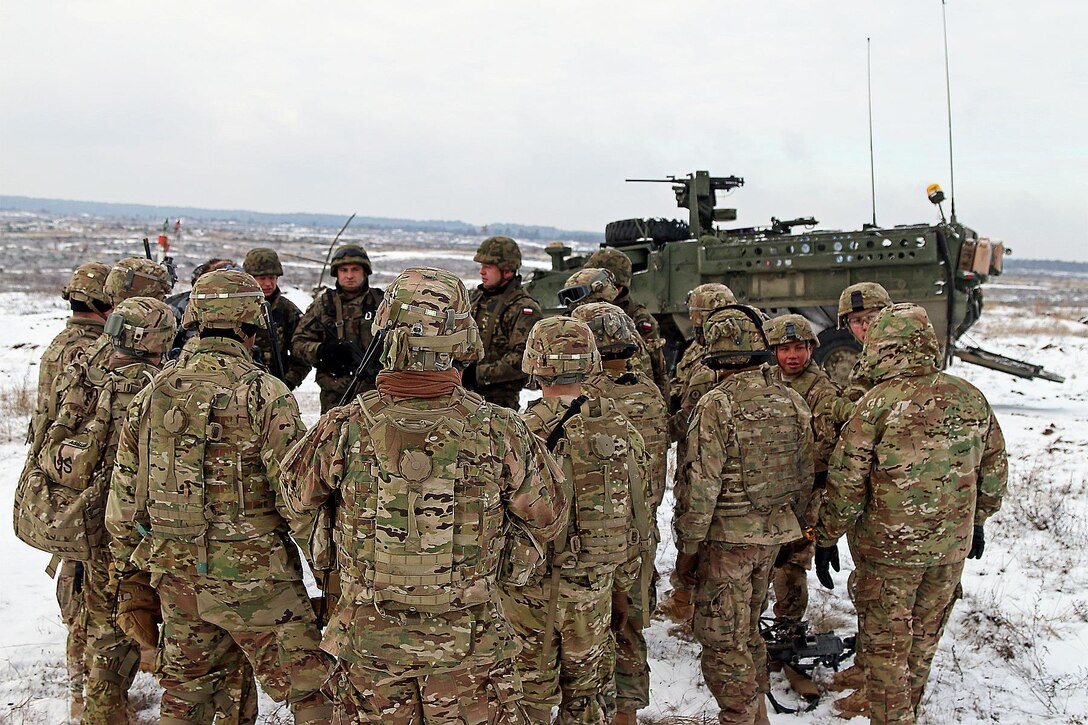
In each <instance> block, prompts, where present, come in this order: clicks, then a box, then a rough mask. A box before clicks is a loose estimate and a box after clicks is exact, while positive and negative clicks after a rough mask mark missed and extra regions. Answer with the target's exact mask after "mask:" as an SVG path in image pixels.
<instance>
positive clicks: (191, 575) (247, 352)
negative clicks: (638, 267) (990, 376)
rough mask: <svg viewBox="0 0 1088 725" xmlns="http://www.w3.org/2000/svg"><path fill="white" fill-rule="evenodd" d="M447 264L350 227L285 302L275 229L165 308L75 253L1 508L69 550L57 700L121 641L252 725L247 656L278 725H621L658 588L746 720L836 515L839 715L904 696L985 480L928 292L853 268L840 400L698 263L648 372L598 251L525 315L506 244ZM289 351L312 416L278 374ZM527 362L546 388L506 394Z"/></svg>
mask: <svg viewBox="0 0 1088 725" xmlns="http://www.w3.org/2000/svg"><path fill="white" fill-rule="evenodd" d="M474 259H475V261H476V262H478V263H479V264H480V279H481V283H480V285H479V286H477V287H476V288H475V289H474V290H473V291H471V292H470V291H469V290H467V289H466V287H465V285H464V283H463V282H462V281H461V280H460V279H458V278H457V277H456V276H455V275H454V274H453V273H451V272H448V271H445V270H441V269H435V268H430V267H413V268H409V269H407V270H405V271H404V272H402V273H401V274H400V275H398V276H397V277H396V278H395V279H394V280H393V282H392V283H391V284H390V285H389V287H388V288H387V289H386V290H384V292H383V291H382V290H379V289H376V288H373V287H371V286H370V285H369V279H370V277H371V275H372V274H373V269H372V266H371V263H370V260H369V258H368V256H367V254H366V252H365V250H363V249H362V248H361V247H359V246H356V245H351V244H348V245H343V246H341V247H340V248H339V249H337V250H336V252H335V254H334V255H333V256H332V258H331V274H332V276H333V277H334V278H335V280H336V285H335V287H334V288H331V289H326V290H324V291H322V292H321V293H320V294H319V295H318V296H317V297H316V298H315V300H314V301H313V303H312V304H311V305H310V307H309V308H308V309H307V311H306V312H305V313H302V312H300V311H299V310H298V308H297V307H295V306H294V305H293V304H291V303H290V302H289V301H287V300H286V298H284V297H283V296H282V294H281V293H280V291H279V288H278V280H279V277H280V276H281V275H282V274H283V269H282V267H281V265H280V262H279V259H278V257H277V255H276V252H275V251H274V250H271V249H255V250H251V251H250V253H248V254H247V255H246V258H245V260H244V263H243V265H242V268H241V269H239V268H238V267H237V266H236V265H235V264H234V263H233V262H232V261H231V260H210V261H209V263H207V264H206V265H203V269H198V270H197V272H196V273H194V275H193V285H192V290H191V292H190V293H188V297H187V299H177V298H172V304H173V306H171V305H167V304H166V303H165V302H164V301H163V300H164V298H165V296H166V294H167V293H168V292H169V291H170V288H171V286H172V282H171V280H170V278H169V276H168V275H167V274H166V271H165V269H164V268H162V267H161V266H159V265H157V264H155V263H154V262H151V261H149V260H142V259H138V258H130V259H126V260H122V261H121V262H119V263H118V264H117V265H115V266H114V267H113V268H112V269H111V268H109V267H107V266H106V265H101V264H96V263H92V264H87V265H83V266H81V267H80V268H79V269H77V270H76V272H75V273H74V274H73V276H72V280H71V281H70V282H69V284H68V286H67V287H66V289H65V297H66V299H68V300H69V301H70V302H71V305H72V310H73V312H72V318H71V320H69V322H68V325H67V327H66V328H65V331H64V332H62V333H61V334H60V335H59V336H58V337H57V338H56V340H54V342H53V343H52V344H51V345H50V347H49V348H48V350H47V351H46V353H45V355H44V356H43V359H42V367H41V379H40V385H39V397H38V401H39V404H38V409H37V410H36V412H35V415H34V418H33V420H32V424H31V432H30V452H29V455H28V459H27V464H26V466H25V467H24V471H23V475H22V477H21V479H20V485H19V490H18V491H17V495H16V515H15V521H16V532H17V534H19V535H20V538H23V539H24V540H27V541H28V542H30V543H32V544H33V545H35V546H38V547H39V548H46V549H47V550H50V551H54V553H55V554H56V556H55V561H62V563H61V564H60V570H61V576H60V578H59V580H58V581H59V584H58V599H59V601H60V603H61V606H62V611H64V612H65V620H66V622H67V623H68V625H69V648H68V659H69V671H70V680H71V683H72V714H73V715H74V716H76V715H79V714H80V713H81V714H82V721H83V722H86V723H107V722H110V721H111V720H116V718H117V717H118V716H119V715H121V716H123V713H124V712H125V703H126V697H127V690H128V688H129V686H130V685H131V682H132V680H133V677H134V675H135V672H136V671H137V668H138V667H139V664H140V662H141V652H142V653H143V660H144V661H145V662H148V661H149V659H150V658H151V657H153V658H154V662H153V664H152V665H151V666H150V669H152V670H153V671H154V672H155V674H156V677H157V678H158V681H159V683H160V684H161V686H162V687H163V688H164V693H163V696H162V702H161V706H160V712H161V720H160V722H162V723H165V724H166V725H180V724H182V723H211V722H221V723H252V722H254V721H255V719H256V713H257V706H256V692H257V690H256V687H255V684H254V678H256V680H257V681H259V682H260V684H261V686H262V688H263V689H264V691H265V692H266V693H268V695H269V696H271V697H272V698H273V699H275V700H277V701H280V702H286V703H287V704H288V706H289V708H290V710H291V712H292V713H293V716H294V720H295V722H298V723H318V722H332V723H343V724H346V723H372V722H387V723H404V724H405V725H408V724H410V723H451V724H452V723H466V724H475V723H512V724H517V723H533V724H534V725H536V724H538V723H549V722H553V721H554V722H558V723H571V724H573V723H578V724H585V725H603V724H605V723H614V724H617V725H630V724H633V723H636V722H637V719H636V713H637V711H638V710H639V709H641V708H643V707H646V706H647V705H648V704H649V689H650V680H649V666H648V661H647V647H646V641H645V638H644V636H643V630H644V629H645V628H646V627H647V626H648V625H649V622H650V618H651V617H652V616H653V614H654V612H655V611H658V612H661V613H663V614H665V615H667V616H669V617H672V618H674V619H675V620H677V621H678V622H680V623H683V624H684V625H685V626H690V627H691V630H692V632H693V634H694V636H695V638H696V640H697V641H698V642H699V644H700V645H701V647H702V655H701V665H702V671H703V676H704V679H705V681H706V684H707V686H708V687H709V689H710V690H711V692H712V693H713V694H714V697H715V698H716V700H717V702H718V705H719V707H720V713H719V716H718V717H719V722H721V723H767V722H769V720H768V716H767V710H766V698H765V696H764V695H765V694H766V693H767V692H768V663H767V661H766V649H765V645H764V642H763V639H762V637H761V634H760V630H759V618H760V615H761V613H762V612H763V610H764V608H765V607H766V605H767V603H768V599H769V596H768V594H769V592H770V591H772V589H773V593H774V600H775V603H774V614H775V616H776V617H777V618H779V619H780V620H790V621H796V622H800V621H801V620H802V619H803V617H804V614H805V610H806V607H807V598H808V584H807V579H808V574H807V573H808V570H809V569H810V568H811V567H812V563H813V560H814V559H815V565H816V571H817V576H818V578H819V581H820V582H821V583H823V584H824V585H825V586H828V587H831V586H833V580H832V577H831V574H830V569H831V568H834V569H835V570H836V571H837V570H838V568H839V564H838V554H837V549H836V548H835V547H836V542H837V540H838V539H839V538H841V537H842V536H843V535H844V534H845V535H846V537H847V541H848V543H849V545H850V548H851V553H852V555H853V560H854V563H855V569H854V571H853V573H852V574H851V581H850V585H849V590H850V593H851V597H852V599H853V601H854V605H855V608H856V609H857V612H858V619H859V645H858V654H857V657H856V663H855V666H854V667H852V668H850V669H848V670H845V671H844V672H842V673H839V674H838V675H837V676H836V678H835V681H834V682H833V686H835V687H838V688H840V689H854V690H855V692H854V694H853V695H850V696H848V697H847V698H845V700H840V701H839V704H840V710H841V711H842V713H843V714H844V715H847V716H850V715H853V714H862V713H865V714H868V716H869V717H870V718H871V721H872V722H874V723H913V722H914V715H915V712H916V710H917V708H918V703H919V701H920V697H921V693H922V689H923V688H924V685H925V681H926V678H927V675H928V670H929V665H930V662H931V659H932V656H933V653H934V650H935V647H936V644H937V641H938V640H939V638H940V636H941V633H942V630H943V628H944V625H945V623H946V621H947V618H948V614H949V612H950V611H951V608H952V605H953V603H954V602H955V599H956V598H957V596H958V592H959V588H958V586H959V578H960V574H961V572H962V569H963V563H964V559H965V558H966V557H967V556H968V555H969V554H970V555H971V556H981V554H982V550H983V546H984V534H983V528H982V525H983V523H984V522H985V520H986V518H987V517H988V516H989V515H991V514H992V513H993V512H994V511H996V510H997V508H998V506H999V505H1000V502H1001V495H1002V493H1003V490H1004V484H1005V476H1006V462H1005V454H1004V444H1003V441H1002V438H1001V431H1000V428H999V427H998V425H997V421H996V419H995V418H994V416H993V412H992V411H991V410H990V408H989V405H988V404H987V403H986V400H985V398H984V397H983V396H982V394H981V393H980V392H979V391H977V390H976V389H975V388H973V387H972V386H970V385H969V384H968V383H966V382H964V381H962V380H960V379H958V378H955V377H953V376H951V375H948V374H946V373H943V372H940V371H939V369H938V367H939V361H940V355H941V351H940V348H939V345H938V343H937V338H936V335H935V334H934V332H933V328H932V326H931V325H930V324H929V321H928V318H927V317H926V314H925V311H924V310H923V309H922V308H921V307H918V306H915V305H909V304H893V303H892V301H891V299H890V298H889V297H888V295H887V292H886V291H885V290H884V289H883V288H882V287H880V286H879V285H875V284H871V283H862V284H859V285H854V286H852V287H850V288H847V289H846V290H845V291H844V292H843V295H842V298H841V300H840V305H839V324H840V326H842V327H845V328H847V329H849V330H850V331H851V332H852V333H853V334H854V335H855V337H856V338H857V339H858V341H859V342H862V343H864V348H863V351H862V353H861V356H860V358H859V360H858V363H857V365H856V366H855V368H854V371H853V372H852V374H851V379H850V383H849V385H848V386H847V388H846V389H845V390H843V391H840V390H839V388H838V387H837V386H836V385H835V384H834V383H833V382H832V381H831V380H830V379H829V378H828V377H827V376H826V374H824V373H823V371H822V370H821V369H820V368H819V366H818V365H817V364H816V363H815V362H814V361H813V360H812V359H811V358H812V353H813V351H814V349H815V348H816V346H817V345H818V344H819V343H818V340H817V337H816V335H815V334H814V331H813V329H812V327H811V325H810V324H809V322H808V321H807V320H806V319H805V318H804V317H801V316H800V315H783V316H780V317H776V318H773V319H767V318H766V317H765V316H764V315H763V313H761V312H760V311H759V310H757V309H755V308H753V307H750V306H747V305H743V304H739V303H738V302H737V299H736V297H735V296H734V294H733V292H732V291H731V290H729V288H728V287H726V286H724V285H721V284H706V285H701V286H700V287H698V288H696V289H695V290H692V292H691V293H690V295H689V298H688V302H689V314H690V319H691V322H692V326H693V329H694V333H695V339H694V340H693V341H692V342H691V343H690V345H689V347H688V348H687V350H686V351H685V353H684V356H683V358H682V359H681V360H680V361H679V363H678V364H677V365H676V367H675V374H674V375H673V376H672V378H671V379H670V378H669V377H668V372H667V368H666V362H665V356H664V354H663V349H664V343H663V341H662V340H661V337H660V333H659V331H658V328H657V323H656V321H655V320H654V318H653V317H652V316H651V315H650V314H649V313H648V312H647V310H646V308H645V307H644V306H642V305H640V304H638V303H637V302H636V301H634V300H633V299H632V298H631V295H630V285H631V279H632V268H631V262H630V259H629V258H628V257H627V256H626V255H624V254H623V253H622V252H619V251H617V250H615V249H611V248H602V249H600V250H598V251H597V252H595V253H594V254H593V255H591V256H590V257H589V259H588V260H587V262H586V266H585V267H584V268H583V269H581V270H578V271H576V272H574V273H573V274H572V275H571V277H570V278H569V279H568V280H567V284H566V286H565V287H564V288H563V290H561V291H560V293H559V299H560V302H561V303H562V304H564V305H566V307H567V314H563V315H556V316H551V317H547V318H544V317H543V316H542V313H541V308H540V305H539V304H538V302H537V301H536V300H534V299H533V298H532V297H530V296H529V295H528V294H527V293H526V292H525V290H523V289H522V286H521V277H520V275H519V271H520V267H521V261H522V260H521V252H520V249H519V248H518V245H517V244H516V243H515V242H514V240H512V239H510V238H508V237H490V238H488V239H485V240H484V241H483V242H482V243H481V244H480V246H479V249H478V251H477V254H476V256H475V257H474ZM179 315H180V325H178V324H177V323H178V320H177V318H178V316H179ZM179 327H180V328H181V329H182V330H183V331H185V332H187V333H188V334H186V335H182V334H179V332H178V328H179ZM311 367H314V368H316V380H317V384H318V386H319V387H320V389H321V412H322V415H321V417H320V419H319V420H318V422H317V424H316V425H315V426H314V427H312V428H310V429H309V430H307V429H306V427H305V425H304V424H303V423H302V420H301V418H300V415H299V409H298V405H297V403H296V401H295V399H294V396H293V394H292V392H291V391H292V390H293V389H294V388H295V387H297V386H298V385H299V384H300V383H301V381H302V380H303V379H304V378H305V377H306V375H307V374H308V372H309V370H310V368H311ZM526 387H531V388H535V389H539V391H540V394H541V396H540V397H539V399H536V400H533V401H532V402H530V403H529V404H528V405H527V407H526V409H525V410H524V411H523V412H521V413H520V414H519V413H518V412H517V411H518V409H519V408H520V400H521V394H522V391H523V390H524V389H525V388H526ZM674 442H675V443H677V449H676V450H677V455H676V463H677V465H676V468H675V474H674V477H673V481H672V488H673V498H674V506H675V509H674V515H673V528H674V532H673V533H674V539H675V542H676V548H677V558H676V566H675V570H674V571H673V572H672V574H671V578H670V581H671V584H672V591H671V592H670V594H669V596H668V599H667V600H666V601H664V602H662V603H661V605H660V606H658V603H657V601H656V595H657V587H658V573H657V571H656V570H655V567H654V562H655V559H656V552H657V549H658V545H659V543H660V535H659V532H658V530H657V524H656V522H657V509H658V507H659V506H660V505H661V503H662V501H663V499H664V495H665V492H666V488H667V481H666V478H667V475H668V474H667V465H666V456H667V451H668V448H669V447H670V446H671V444H672V443H674ZM58 501H62V502H64V506H65V507H66V508H65V511H67V512H68V515H65V516H61V515H59V514H57V512H56V511H55V510H53V511H47V510H46V509H49V508H50V507H53V509H57V508H58V506H59V504H58V503H57V502H58ZM73 511H75V512H79V513H80V516H77V517H73V516H72V515H71V512H73ZM74 518H78V519H79V522H78V523H79V525H74V524H73V523H72V521H73V519H74ZM302 557H305V558H306V560H307V564H308V565H309V567H310V568H311V569H312V570H313V572H314V573H315V576H316V579H317V582H318V584H319V586H320V588H321V590H322V594H321V596H320V597H316V598H314V599H311V597H310V596H309V595H308V593H307V590H306V588H305V586H304V584H303V566H302ZM81 633H84V636H85V638H86V653H83V652H81V651H80V649H79V646H78V642H79V640H80V639H81ZM553 713H557V715H553ZM553 718H554V720H553Z"/></svg>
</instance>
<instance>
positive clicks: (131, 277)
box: [105, 257, 174, 307]
mask: <svg viewBox="0 0 1088 725" xmlns="http://www.w3.org/2000/svg"><path fill="white" fill-rule="evenodd" d="M173 287H174V280H173V278H172V277H171V275H170V270H168V269H167V268H166V267H164V266H162V265H161V264H158V263H157V262H152V261H151V260H150V259H145V258H143V257H125V258H124V259H122V260H121V261H120V262H118V263H117V264H115V265H114V266H113V269H111V270H110V273H109V275H107V276H106V284H105V291H106V294H107V295H109V298H110V302H111V303H113V306H114V307H116V306H117V305H118V304H119V303H120V302H121V300H126V299H128V298H129V297H154V298H155V299H157V300H164V299H166V295H167V293H169V292H170V290H171V289H172V288H173Z"/></svg>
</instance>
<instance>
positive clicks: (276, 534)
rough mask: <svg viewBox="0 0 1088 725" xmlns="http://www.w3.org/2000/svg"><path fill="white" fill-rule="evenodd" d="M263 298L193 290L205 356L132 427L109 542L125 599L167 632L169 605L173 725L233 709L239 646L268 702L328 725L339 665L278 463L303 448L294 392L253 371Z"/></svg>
mask: <svg viewBox="0 0 1088 725" xmlns="http://www.w3.org/2000/svg"><path fill="white" fill-rule="evenodd" d="M263 299H264V293H263V292H261V288H260V286H259V285H258V284H257V282H256V281H255V280H254V279H253V278H252V277H250V276H249V275H248V274H246V273H245V272H239V271H234V270H218V271H215V272H209V273H208V274H206V275H204V276H203V277H201V278H200V279H198V280H197V283H196V284H195V285H194V286H193V290H192V294H191V296H190V302H189V306H188V308H187V309H186V312H185V321H184V323H185V324H186V325H188V326H195V327H196V328H197V334H198V335H199V340H198V342H197V343H196V345H195V347H194V348H193V351H192V354H191V355H188V356H186V357H185V358H184V359H182V360H180V361H176V362H174V363H172V364H170V365H167V366H166V367H165V368H164V369H163V371H162V372H161V373H159V374H158V375H156V376H155V378H154V379H153V380H152V381H151V383H150V384H149V385H148V386H147V387H146V388H144V389H143V390H141V391H140V392H139V393H138V394H137V395H136V397H135V398H134V399H133V401H132V404H131V405H130V406H129V409H128V414H127V417H126V419H125V421H124V422H123V424H122V427H121V433H120V440H119V443H118V449H117V462H116V465H115V467H114V472H113V479H112V483H111V489H110V496H109V500H108V502H107V508H106V526H107V528H108V529H109V532H110V534H111V535H112V537H113V541H112V544H111V550H112V552H113V554H114V557H115V558H116V559H117V560H118V562H126V563H125V564H123V565H119V566H118V572H117V573H118V578H119V580H120V582H119V587H120V588H119V590H118V591H119V594H118V598H119V599H120V600H121V601H123V602H127V607H126V609H128V610H129V611H128V612H127V613H128V614H129V615H130V618H131V619H140V618H142V620H143V622H142V626H143V627H144V628H146V629H147V630H149V631H152V632H153V631H154V626H155V625H154V623H153V617H154V616H155V614H156V612H157V610H153V609H151V607H152V606H153V605H151V606H149V607H148V609H147V610H143V611H141V610H140V609H139V607H138V604H140V603H145V602H146V603H150V602H153V601H154V595H153V593H152V592H150V591H149V588H148V584H147V583H146V582H147V580H146V575H145V574H144V573H143V571H141V570H142V569H146V570H148V571H150V572H151V577H150V585H151V586H152V587H155V588H156V589H157V590H158V595H159V597H160V599H161V601H162V607H161V616H162V619H163V625H162V652H161V654H160V658H159V664H160V674H161V677H160V684H161V685H162V686H163V687H164V688H165V690H166V691H165V693H164V694H163V696H162V704H161V716H162V719H161V722H162V723H163V724H164V725H167V724H169V725H182V724H183V723H210V722H211V721H212V718H213V716H214V709H215V704H216V702H217V701H218V700H222V699H223V697H224V695H225V694H226V691H225V689H224V688H225V686H226V683H227V681H228V677H229V675H230V671H231V669H233V664H232V663H230V662H229V661H226V662H225V661H224V657H225V655H227V654H228V653H229V652H230V650H231V648H232V647H233V646H234V645H235V644H237V645H238V646H239V647H241V648H242V650H243V651H244V652H245V654H246V657H247V658H248V659H249V660H250V662H251V663H252V664H253V667H254V669H255V670H256V674H257V678H258V679H259V680H260V682H261V684H262V686H263V688H264V690H265V692H267V693H268V694H269V695H270V696H271V697H272V698H273V699H275V700H276V701H278V702H283V701H284V700H286V701H287V703H288V704H289V706H290V709H291V711H292V713H293V715H294V718H295V722H296V723H317V722H327V721H328V719H329V717H330V714H331V708H329V707H328V705H327V701H326V698H325V695H324V694H323V693H322V692H321V687H322V685H323V684H324V682H325V680H326V679H327V677H328V673H329V669H330V667H331V662H330V660H329V657H328V655H326V654H325V653H323V652H321V650H320V649H319V640H320V634H319V632H318V629H317V627H316V625H315V617H314V612H313V609H312V608H311V607H310V600H309V597H308V596H307V593H306V588H305V586H304V585H303V583H302V566H301V562H300V560H299V556H298V549H297V547H296V546H294V545H293V544H291V543H290V542H289V539H288V535H289V534H290V529H289V524H290V525H294V526H296V527H297V528H298V530H300V531H301V530H302V529H304V528H305V527H308V526H312V521H310V520H307V519H301V518H295V517H292V518H290V519H289V518H287V517H286V515H287V513H288V511H287V509H286V508H285V506H284V503H283V499H282V495H281V493H280V484H279V480H278V478H279V463H278V461H279V460H280V459H281V458H282V457H283V456H284V454H285V453H286V452H287V449H288V447H289V446H290V444H291V443H293V442H294V441H295V440H297V439H298V438H299V437H300V436H301V435H302V434H303V432H304V430H305V427H304V425H303V423H302V420H301V418H300V417H299V413H298V407H297V405H296V404H295V400H294V398H293V397H292V395H291V393H290V391H288V390H287V386H285V385H284V384H283V383H282V382H280V381H279V380H277V379H276V378H275V377H273V376H272V375H270V374H268V373H266V372H264V371H263V370H261V369H260V368H259V367H258V366H257V365H256V364H255V363H253V361H252V360H251V359H250V357H249V350H250V348H251V347H252V346H253V341H254V338H255V336H256V332H257V329H258V328H259V327H260V326H261V325H262V324H263V317H262V315H261V306H262V300H263Z"/></svg>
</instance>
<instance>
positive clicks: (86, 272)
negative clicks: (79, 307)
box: [61, 262, 111, 313]
mask: <svg viewBox="0 0 1088 725" xmlns="http://www.w3.org/2000/svg"><path fill="white" fill-rule="evenodd" d="M109 274H110V268H109V265H106V264H103V263H102V262H87V263H86V264H81V265H79V266H78V267H76V269H75V271H74V272H72V276H71V278H69V280H68V284H66V285H64V289H63V290H61V297H63V298H64V299H66V300H68V301H73V300H74V301H76V302H82V303H83V304H85V305H87V306H88V307H90V308H91V309H92V310H95V311H96V312H100V313H101V312H105V311H106V310H108V309H109V308H110V307H111V301H110V296H109V295H108V294H107V293H106V278H107V277H108V276H109Z"/></svg>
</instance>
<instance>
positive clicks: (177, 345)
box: [166, 257, 241, 357]
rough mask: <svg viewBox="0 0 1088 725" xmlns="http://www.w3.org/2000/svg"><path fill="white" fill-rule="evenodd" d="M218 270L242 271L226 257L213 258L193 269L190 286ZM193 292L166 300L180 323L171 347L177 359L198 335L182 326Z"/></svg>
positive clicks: (179, 294)
mask: <svg viewBox="0 0 1088 725" xmlns="http://www.w3.org/2000/svg"><path fill="white" fill-rule="evenodd" d="M217 269H241V268H240V267H239V266H238V265H237V264H236V263H235V261H234V260H233V259H226V258H225V257H212V258H211V259H209V260H208V261H207V262H204V263H203V264H198V265H197V266H196V267H195V268H194V269H193V276H192V278H191V279H190V280H189V284H190V285H194V284H196V281H197V280H198V279H200V278H201V277H203V276H204V275H205V274H207V273H208V272H214V271H215V270H217ZM190 292H191V290H185V291H184V292H178V293H177V294H176V295H170V296H169V297H167V298H166V304H168V305H170V307H171V308H172V309H173V310H174V315H175V317H176V318H177V321H178V333H177V336H176V337H175V338H174V344H173V346H172V347H171V355H170V356H171V357H177V356H178V354H179V353H180V352H181V349H182V348H183V347H185V343H187V342H189V340H191V339H192V338H193V335H195V334H196V330H186V329H185V328H184V327H182V326H181V319H182V318H183V317H184V316H185V308H186V307H188V306H189V293H190Z"/></svg>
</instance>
